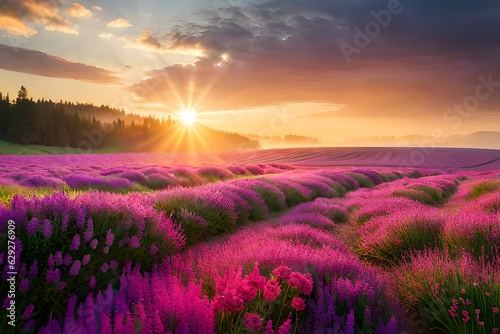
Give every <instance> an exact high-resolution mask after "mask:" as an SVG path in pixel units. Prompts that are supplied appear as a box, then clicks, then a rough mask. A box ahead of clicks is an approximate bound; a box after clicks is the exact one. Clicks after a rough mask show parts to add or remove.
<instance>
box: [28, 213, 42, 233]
mask: <svg viewBox="0 0 500 334" xmlns="http://www.w3.org/2000/svg"><path fill="white" fill-rule="evenodd" d="M39 229H40V221H39V220H38V218H36V217H33V218H31V220H30V221H29V222H28V224H26V230H27V231H28V234H35V233H37V232H38V230H39Z"/></svg>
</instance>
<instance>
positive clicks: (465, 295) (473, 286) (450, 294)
mask: <svg viewBox="0 0 500 334" xmlns="http://www.w3.org/2000/svg"><path fill="white" fill-rule="evenodd" d="M449 255H450V254H448V253H438V252H436V251H428V252H424V253H420V254H416V255H414V256H412V257H411V258H410V259H408V262H406V263H405V264H404V265H403V266H401V267H400V268H397V270H396V275H397V277H398V279H397V280H396V290H397V292H398V294H399V296H400V298H401V299H402V300H403V301H404V302H405V303H406V304H407V306H409V307H414V308H419V309H420V310H421V311H422V313H425V314H427V315H428V316H427V317H426V318H427V319H428V320H427V321H428V322H429V327H431V328H433V329H435V330H437V331H439V332H444V333H458V334H470V333H495V331H494V330H493V329H494V328H499V327H500V312H499V309H498V308H499V307H500V282H499V281H498V280H497V279H493V278H494V276H495V271H498V269H499V267H498V262H497V261H494V262H493V263H490V264H485V263H483V264H480V263H475V262H474V260H472V259H470V258H468V257H467V255H465V254H462V255H461V256H460V255H459V256H455V257H454V259H452V258H450V256H449Z"/></svg>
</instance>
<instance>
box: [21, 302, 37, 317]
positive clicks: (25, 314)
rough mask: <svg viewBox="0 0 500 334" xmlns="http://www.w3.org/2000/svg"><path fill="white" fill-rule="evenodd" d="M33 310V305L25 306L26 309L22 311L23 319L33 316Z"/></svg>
mask: <svg viewBox="0 0 500 334" xmlns="http://www.w3.org/2000/svg"><path fill="white" fill-rule="evenodd" d="M34 309H35V305H33V304H29V305H28V306H26V308H25V309H24V312H23V318H24V319H29V318H31V315H32V314H33V310H34Z"/></svg>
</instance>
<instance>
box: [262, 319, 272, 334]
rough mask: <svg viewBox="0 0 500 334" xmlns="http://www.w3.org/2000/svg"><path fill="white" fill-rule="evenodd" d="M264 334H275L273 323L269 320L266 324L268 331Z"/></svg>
mask: <svg viewBox="0 0 500 334" xmlns="http://www.w3.org/2000/svg"><path fill="white" fill-rule="evenodd" d="M262 334H274V329H273V321H272V320H268V321H267V323H266V329H265V330H264V333H262Z"/></svg>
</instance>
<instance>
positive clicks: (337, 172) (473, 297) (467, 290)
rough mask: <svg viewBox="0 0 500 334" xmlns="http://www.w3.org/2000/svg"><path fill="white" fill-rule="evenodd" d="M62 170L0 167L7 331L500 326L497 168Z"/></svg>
mask: <svg viewBox="0 0 500 334" xmlns="http://www.w3.org/2000/svg"><path fill="white" fill-rule="evenodd" d="M65 159H66V160H65ZM67 159H71V157H68V156H52V157H50V158H49V156H42V157H5V160H4V163H3V164H2V166H1V167H0V241H1V242H0V243H1V245H2V249H0V265H1V266H0V269H1V270H2V279H3V282H2V285H1V290H0V293H1V296H2V303H3V315H2V318H1V320H0V328H2V329H4V328H12V327H11V326H8V325H7V322H8V321H10V319H9V317H8V315H9V314H11V313H12V312H11V311H10V310H9V307H10V306H11V305H15V317H16V326H15V327H14V329H12V332H14V333H23V332H26V333H73V334H78V333H201V334H204V333H207V334H208V333H265V334H271V333H279V334H284V333H318V334H320V333H337V334H341V333H345V334H348V333H349V334H350V333H363V334H364V333H380V334H385V333H388V334H389V333H394V334H396V333H464V334H465V333H488V334H489V333H491V334H495V333H500V312H499V308H500V262H499V261H500V259H499V247H500V179H498V177H497V175H498V171H471V170H468V171H467V170H464V171H458V172H450V171H449V170H447V169H415V168H409V167H398V168H396V167H376V168H369V167H362V168H360V167H327V166H323V167H313V166H310V165H309V166H307V168H304V167H301V166H300V164H288V163H283V162H281V161H280V162H279V163H274V162H270V161H266V162H265V163H258V162H255V161H252V164H245V163H227V161H226V162H225V163H220V161H219V163H215V164H210V165H208V164H207V165H203V164H192V165H191V166H185V165H181V164H177V165H176V164H170V165H169V166H167V165H166V163H165V162H164V161H163V160H162V159H161V158H160V157H159V156H157V157H156V158H155V159H156V160H155V159H152V158H151V156H149V157H148V158H147V159H145V158H144V157H143V156H141V155H132V154H128V155H110V156H102V157H99V156H88V157H86V158H85V160H82V161H79V162H78V163H75V164H71V163H68V161H67ZM276 161H279V160H276ZM170 162H171V161H170ZM318 165H322V164H318ZM12 222H13V223H12ZM12 224H15V228H12V226H13V225H12ZM12 231H14V232H12ZM12 235H15V238H11V236H12ZM12 239H14V243H15V252H14V253H11V254H9V252H8V248H7V245H8V241H9V240H12ZM13 259H15V261H12V260H13ZM11 262H12V263H11ZM11 272H15V273H17V274H16V275H15V298H12V297H10V289H11V285H10V282H11V281H7V279H9V278H10V277H11V274H10V273H11ZM4 296H7V297H4ZM12 301H14V302H15V304H13V303H12ZM11 309H12V308H11ZM2 333H4V331H3V330H2Z"/></svg>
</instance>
